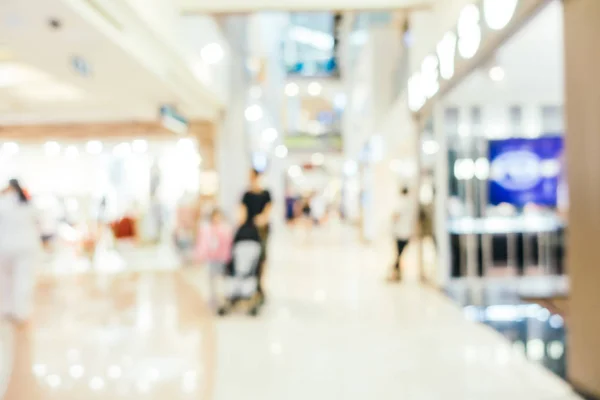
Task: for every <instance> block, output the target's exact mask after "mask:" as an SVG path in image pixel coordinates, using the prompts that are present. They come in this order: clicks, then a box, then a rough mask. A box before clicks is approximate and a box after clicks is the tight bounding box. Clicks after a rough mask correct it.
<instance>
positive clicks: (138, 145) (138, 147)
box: [131, 139, 148, 153]
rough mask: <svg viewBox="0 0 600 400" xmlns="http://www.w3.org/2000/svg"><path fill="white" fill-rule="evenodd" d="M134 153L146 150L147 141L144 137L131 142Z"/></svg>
mask: <svg viewBox="0 0 600 400" xmlns="http://www.w3.org/2000/svg"><path fill="white" fill-rule="evenodd" d="M131 147H132V149H133V152H134V153H145V152H146V151H148V141H147V140H144V139H136V140H134V141H133V142H132V143H131Z"/></svg>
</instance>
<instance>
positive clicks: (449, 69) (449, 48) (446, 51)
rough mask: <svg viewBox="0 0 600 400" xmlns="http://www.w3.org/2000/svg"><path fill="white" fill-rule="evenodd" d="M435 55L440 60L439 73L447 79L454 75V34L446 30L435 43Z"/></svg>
mask: <svg viewBox="0 0 600 400" xmlns="http://www.w3.org/2000/svg"><path fill="white" fill-rule="evenodd" d="M437 56H438V58H439V60H440V75H441V76H442V78H444V79H446V80H449V79H451V78H452V77H453V76H454V62H455V57H456V34H455V33H454V32H446V34H445V35H444V37H443V38H442V40H441V41H440V42H439V43H438V45H437Z"/></svg>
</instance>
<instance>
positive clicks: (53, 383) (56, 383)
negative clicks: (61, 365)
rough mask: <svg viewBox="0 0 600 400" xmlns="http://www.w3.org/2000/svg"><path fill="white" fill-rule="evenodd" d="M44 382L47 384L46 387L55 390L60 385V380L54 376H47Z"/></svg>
mask: <svg viewBox="0 0 600 400" xmlns="http://www.w3.org/2000/svg"><path fill="white" fill-rule="evenodd" d="M46 381H47V382H48V386H50V387H51V388H57V387H59V386H60V385H61V383H62V379H61V378H60V376H58V375H56V374H53V375H48V377H47V378H46Z"/></svg>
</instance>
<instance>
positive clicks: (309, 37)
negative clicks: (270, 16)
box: [288, 26, 335, 50]
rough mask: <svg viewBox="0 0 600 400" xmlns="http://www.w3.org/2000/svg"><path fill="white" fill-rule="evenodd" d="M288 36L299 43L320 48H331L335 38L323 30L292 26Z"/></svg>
mask: <svg viewBox="0 0 600 400" xmlns="http://www.w3.org/2000/svg"><path fill="white" fill-rule="evenodd" d="M288 35H289V37H290V38H291V39H292V40H294V41H296V42H299V43H303V44H307V45H310V46H313V47H316V48H317V49H320V50H331V49H333V47H334V46H335V39H334V38H333V36H332V35H330V34H327V33H325V32H321V31H317V30H313V29H309V28H306V27H304V26H294V27H293V28H291V29H290V30H289V32H288Z"/></svg>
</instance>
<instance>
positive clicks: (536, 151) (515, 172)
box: [489, 137, 563, 207]
mask: <svg viewBox="0 0 600 400" xmlns="http://www.w3.org/2000/svg"><path fill="white" fill-rule="evenodd" d="M562 153H563V139H562V138H561V137H542V138H537V139H506V140H492V141H490V143H489V159H490V179H489V189H490V191H489V195H490V197H489V198H490V203H491V204H493V205H498V204H500V203H509V204H513V205H515V206H517V207H522V206H524V205H526V204H528V203H532V204H538V205H542V206H549V207H555V206H556V204H557V195H558V185H559V180H560V178H561V174H562Z"/></svg>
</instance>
